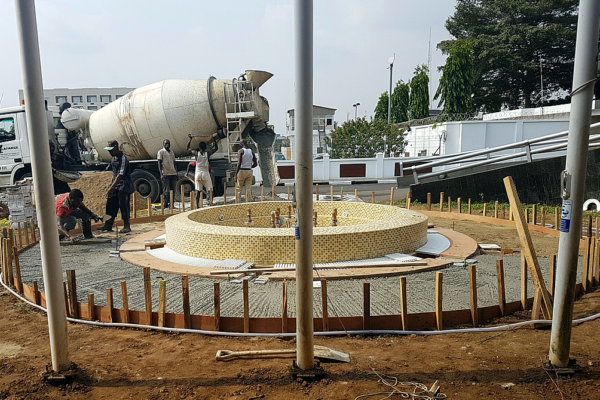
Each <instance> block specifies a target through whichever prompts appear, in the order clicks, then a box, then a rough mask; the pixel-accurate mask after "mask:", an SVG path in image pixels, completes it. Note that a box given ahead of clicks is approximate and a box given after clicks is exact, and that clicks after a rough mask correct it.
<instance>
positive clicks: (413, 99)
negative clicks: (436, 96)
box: [408, 65, 429, 119]
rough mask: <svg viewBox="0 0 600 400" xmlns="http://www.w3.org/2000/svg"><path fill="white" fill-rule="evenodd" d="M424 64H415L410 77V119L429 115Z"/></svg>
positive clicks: (427, 79) (427, 84) (427, 85)
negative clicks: (412, 74)
mask: <svg viewBox="0 0 600 400" xmlns="http://www.w3.org/2000/svg"><path fill="white" fill-rule="evenodd" d="M428 72H429V71H428V69H427V66H426V65H417V67H416V68H415V75H414V76H413V78H412V79H411V81H410V83H409V85H410V98H409V103H408V109H409V111H410V119H421V118H427V117H429V76H428V75H427V73H428Z"/></svg>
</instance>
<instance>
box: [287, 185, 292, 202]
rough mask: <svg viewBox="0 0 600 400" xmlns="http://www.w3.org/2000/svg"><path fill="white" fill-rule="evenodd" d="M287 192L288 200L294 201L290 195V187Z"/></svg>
mask: <svg viewBox="0 0 600 400" xmlns="http://www.w3.org/2000/svg"><path fill="white" fill-rule="evenodd" d="M287 192H288V193H287V194H288V196H287V200H288V201H292V196H291V195H290V187H289V186H288V187H287Z"/></svg>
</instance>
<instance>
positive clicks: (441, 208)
mask: <svg viewBox="0 0 600 400" xmlns="http://www.w3.org/2000/svg"><path fill="white" fill-rule="evenodd" d="M440 212H444V192H440Z"/></svg>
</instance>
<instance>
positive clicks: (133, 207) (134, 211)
mask: <svg viewBox="0 0 600 400" xmlns="http://www.w3.org/2000/svg"><path fill="white" fill-rule="evenodd" d="M131 202H132V203H133V204H132V205H131V213H132V214H133V219H136V218H137V192H133V193H132V194H131Z"/></svg>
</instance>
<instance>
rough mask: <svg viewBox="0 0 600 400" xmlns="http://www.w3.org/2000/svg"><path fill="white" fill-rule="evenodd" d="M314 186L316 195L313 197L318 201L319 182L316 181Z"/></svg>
mask: <svg viewBox="0 0 600 400" xmlns="http://www.w3.org/2000/svg"><path fill="white" fill-rule="evenodd" d="M315 187H316V191H317V192H316V195H315V199H317V201H319V184H318V183H317V184H316V185H315Z"/></svg>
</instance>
